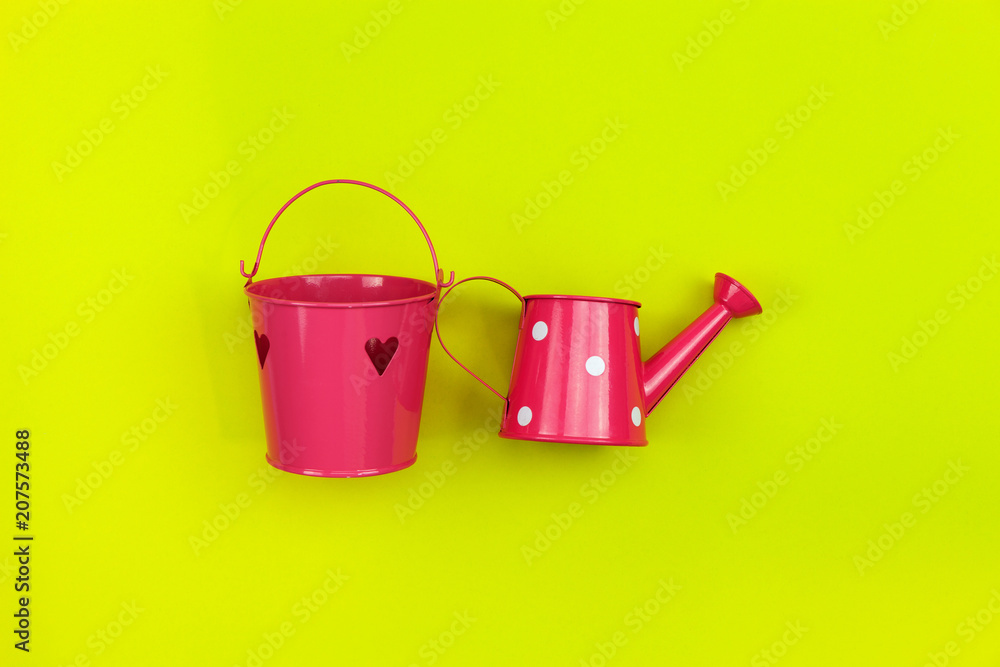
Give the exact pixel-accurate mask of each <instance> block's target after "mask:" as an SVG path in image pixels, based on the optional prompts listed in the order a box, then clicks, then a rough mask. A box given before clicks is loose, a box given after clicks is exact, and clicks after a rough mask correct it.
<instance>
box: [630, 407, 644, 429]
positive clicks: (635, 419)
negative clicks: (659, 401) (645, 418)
mask: <svg viewBox="0 0 1000 667" xmlns="http://www.w3.org/2000/svg"><path fill="white" fill-rule="evenodd" d="M632 423H633V424H635V425H636V426H638V425H639V424H641V423H642V413H641V412H640V411H639V406H636V407H634V408H632Z"/></svg>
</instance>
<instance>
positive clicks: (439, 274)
mask: <svg viewBox="0 0 1000 667" xmlns="http://www.w3.org/2000/svg"><path fill="white" fill-rule="evenodd" d="M331 183H352V184H354V185H361V186H363V187H366V188H370V189H372V190H375V191H376V192H381V193H382V194H384V195H385V196H386V197H388V198H389V199H391V200H393V201H394V202H396V203H397V204H399V205H400V206H402V207H403V210H404V211H406V212H407V213H409V214H410V217H411V218H413V221H414V222H416V223H417V227H419V228H420V231H421V232H423V234H424V240H426V241H427V247H428V248H430V249H431V261H433V262H434V282H435V283H436V284H437V287H438V290H440V289H441V288H442V287H448V286H449V285H451V284H452V283H454V282H455V272H454V271H452V272H451V277H450V278H448V281H447V282H445V280H444V271H442V270H441V267H439V266H438V259H437V253H436V252H434V244H433V243H431V237H430V235H429V234H428V233H427V230H426V229H424V226H423V224H421V222H420V219H419V218H418V217H417V216H416V214H415V213H414V212H413V211H411V210H410V207H409V206H407V205H406V204H404V203H403V202H402V201H401V200H400V199H399V197H397V196H396V195H394V194H392V193H391V192H388V191H387V190H383V189H382V188H380V187H378V186H377V185H372V184H371V183H365V182H364V181H352V180H348V179H344V178H337V179H332V180H328V181H320V182H319V183H313V184H312V185H310V186H309V187H308V188H306V189H305V190H302V191H301V192H299V193H298V194H297V195H295V196H294V197H292V198H291V199H289V200H288V201H287V202H285V205H284V206H282V207H281V208H280V209H279V210H278V212H277V213H275V214H274V217H273V218H272V219H271V224H269V225H268V226H267V229H265V230H264V237H263V238H262V239H261V240H260V247H259V248H258V249H257V260H256V261H255V262H254V263H253V269H252V270H251V271H250V273H247V272H246V269H245V267H244V265H243V260H242V259H241V260H240V273H241V274H243V277H244V278H246V279H247V284H248V285H249V284H250V283H251V282H252V281H253V277H254V276H255V275H257V269H259V268H260V257H261V255H263V254H264V243H266V242H267V235H268V234H270V233H271V228H272V227H274V223H276V222H277V221H278V218H279V217H281V214H282V213H284V212H285V209H287V208H288V207H289V206H291V205H292V204H293V203H294V202H295V200H296V199H298V198H299V197H301V196H302V195H304V194H305V193H307V192H309V191H310V190H314V189H316V188H318V187H319V186H321V185H329V184H331Z"/></svg>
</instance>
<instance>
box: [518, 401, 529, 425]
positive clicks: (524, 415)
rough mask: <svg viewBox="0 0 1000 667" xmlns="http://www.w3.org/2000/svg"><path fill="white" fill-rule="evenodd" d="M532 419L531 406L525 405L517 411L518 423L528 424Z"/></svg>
mask: <svg viewBox="0 0 1000 667" xmlns="http://www.w3.org/2000/svg"><path fill="white" fill-rule="evenodd" d="M530 421H531V408H529V407H528V406H527V405H525V406H524V407H523V408H521V409H520V410H518V411H517V423H518V424H520V425H521V426H527V425H528V423H529V422H530Z"/></svg>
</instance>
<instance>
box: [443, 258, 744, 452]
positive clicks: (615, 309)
mask: <svg viewBox="0 0 1000 667" xmlns="http://www.w3.org/2000/svg"><path fill="white" fill-rule="evenodd" d="M468 280H489V281H492V282H495V283H497V284H499V285H502V286H503V287H506V288H507V289H508V290H510V291H511V292H512V293H513V294H514V296H516V297H517V298H518V300H519V301H520V302H521V319H520V324H519V332H518V338H517V347H516V349H515V352H514V367H513V369H512V371H511V375H510V388H509V390H508V395H507V396H504V395H503V394H501V393H500V392H499V391H497V390H496V389H494V388H493V387H491V386H490V385H489V384H487V383H486V382H485V381H484V380H483V379H482V378H480V377H479V376H478V375H476V374H475V373H473V372H472V371H471V370H469V369H468V368H467V367H466V366H465V365H464V364H462V362H460V361H459V360H458V359H456V358H455V355H453V354H452V353H451V352H449V351H448V348H447V347H445V345H444V342H443V341H442V340H441V330H440V326H438V327H437V337H438V341H439V342H440V343H441V347H442V348H444V351H445V352H446V353H447V354H448V356H449V357H451V358H452V359H453V360H454V361H455V363H457V364H458V365H459V366H461V367H462V368H464V369H465V370H466V371H467V372H468V373H469V374H470V375H472V377H474V378H476V379H477V380H479V381H480V382H482V383H483V385H485V386H486V388H487V389H489V390H490V391H492V392H493V393H494V394H496V395H497V396H498V397H500V398H501V399H503V400H504V401H505V402H506V409H505V410H504V416H503V421H502V422H501V425H500V437H502V438H516V439H520V440H538V441H542V442H575V443H583V444H589V445H632V446H643V445H645V444H646V417H647V416H648V415H649V413H650V412H652V411H653V408H655V407H656V405H657V404H658V403H659V402H660V399H662V398H663V396H664V394H666V393H667V391H669V390H670V388H671V387H672V386H673V385H674V383H676V382H677V380H678V379H679V378H680V377H681V375H683V374H684V372H685V371H686V370H687V369H688V368H689V367H690V366H691V364H692V363H694V361H695V360H696V359H697V358H698V356H699V355H700V354H701V353H702V352H703V351H704V350H705V348H707V347H708V345H709V344H710V343H711V342H712V341H713V340H714V339H715V337H716V336H717V335H719V332H720V331H721V330H722V328H723V327H724V326H726V324H727V323H728V322H729V320H731V319H733V318H734V317H746V316H748V315H757V314H759V313H760V312H761V307H760V304H759V303H758V302H757V299H755V298H754V296H753V295H752V294H751V293H750V292H749V290H747V289H746V288H745V287H743V286H742V285H740V284H739V283H738V282H736V281H735V280H733V279H732V278H730V277H729V276H727V275H725V274H722V273H717V274H715V303H714V304H712V305H711V306H710V307H709V308H708V310H706V311H705V312H704V313H702V314H701V315H700V316H699V317H698V318H697V319H696V320H695V321H694V322H693V323H691V324H690V325H689V326H688V327H687V328H686V329H684V331H682V332H681V333H680V334H678V335H677V337H675V338H674V339H673V340H671V341H670V342H669V343H667V344H666V346H664V347H663V349H661V350H660V351H659V352H657V353H656V354H654V355H653V356H652V357H650V358H649V359H647V360H646V361H645V362H644V361H642V358H641V357H640V356H639V316H638V311H639V307H640V305H641V304H639V303H638V302H636V301H626V300H624V299H608V298H601V297H589V296H566V295H559V294H536V295H530V296H521V295H520V294H518V292H517V290H515V289H514V288H513V287H511V286H510V285H508V284H507V283H504V282H502V281H500V280H497V279H495V278H490V277H488V276H473V277H471V278H465V279H464V280H460V281H458V282H456V283H455V284H454V285H453V286H452V287H451V289H449V290H448V291H447V292H445V294H444V296H443V297H442V301H443V300H444V299H445V298H447V296H448V294H450V293H451V290H452V289H454V288H455V287H457V286H458V285H460V284H461V283H464V282H466V281H468Z"/></svg>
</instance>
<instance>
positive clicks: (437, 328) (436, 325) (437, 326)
mask: <svg viewBox="0 0 1000 667" xmlns="http://www.w3.org/2000/svg"><path fill="white" fill-rule="evenodd" d="M452 278H454V274H452ZM469 280H489V281H490V282H493V283H496V284H497V285H501V286H502V287H506V288H507V289H508V290H510V291H511V293H512V294H513V295H514V296H516V297H517V299H518V301H520V302H521V320H522V321H523V320H524V297H523V296H521V295H520V294H519V293H518V291H517V290H516V289H514V288H513V287H511V286H510V285H508V284H507V283H505V282H503V281H502V280H497V279H496V278H491V277H489V276H471V277H469V278H463V279H462V280H459V281H458V282H457V283H454V284H453V285H451V287H449V288H448V291H447V292H445V293H444V294H443V295H442V296H441V301H440V302H439V303H438V313H437V314H435V315H434V333H436V334H437V339H438V342H439V343H441V349H443V350H444V352H445V354H447V355H448V356H449V357H451V360H452V361H454V362H455V363H456V364H458V365H459V366H461V367H462V368H463V369H464V370H465V372H466V373H468V374H469V375H471V376H472V377H474V378H476V379H477V380H479V381H480V382H481V383H482V384H483V386H484V387H486V388H487V389H489V390H490V391H492V392H493V393H494V394H496V395H497V396H498V397H499V398H500V399H501V400H503V401H506V400H507V397H506V396H504V395H503V394H501V393H500V392H499V391H497V390H496V389H494V388H493V387H491V386H490V384H489V383H488V382H486V380H484V379H483V378H481V377H479V376H478V375H476V374H475V373H473V372H472V371H471V370H469V367H468V366H466V365H465V364H463V363H462V362H461V361H459V360H458V359H456V358H455V355H454V354H452V353H451V351H450V350H449V349H448V348H447V347H446V346H445V344H444V341H443V340H441V325H440V323H438V314H440V312H441V311H440V308H441V305H442V304H444V300H445V299H446V298H448V295H449V294H451V290H453V289H455V288H456V287H458V286H459V285H461V284H462V283H464V282H468V281H469Z"/></svg>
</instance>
